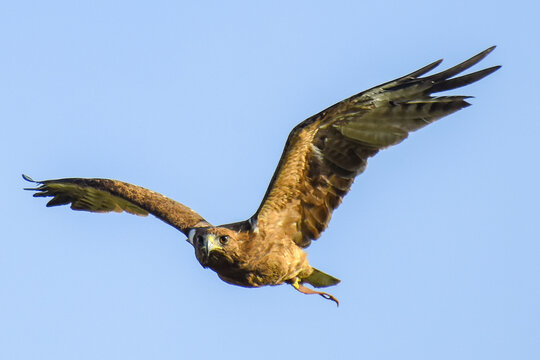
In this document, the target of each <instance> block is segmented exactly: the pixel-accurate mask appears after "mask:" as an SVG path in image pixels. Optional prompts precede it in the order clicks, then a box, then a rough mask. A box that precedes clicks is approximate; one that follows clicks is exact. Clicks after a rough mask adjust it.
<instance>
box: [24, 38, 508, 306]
mask: <svg viewBox="0 0 540 360" xmlns="http://www.w3.org/2000/svg"><path fill="white" fill-rule="evenodd" d="M493 49H494V47H491V48H489V49H487V50H485V51H483V52H481V53H480V54H478V55H476V56H473V57H472V58H470V59H469V60H467V61H464V62H463V63H461V64H459V65H456V66H454V67H452V68H450V69H448V70H445V71H442V72H440V73H437V74H434V75H430V76H425V77H421V76H422V75H424V74H425V73H427V72H429V71H430V70H432V69H433V68H435V67H436V66H437V65H439V64H440V63H441V61H442V60H438V61H435V62H434V63H431V64H429V65H427V66H425V67H423V68H421V69H419V70H417V71H414V72H412V73H410V74H409V75H405V76H403V77H400V78H398V79H396V80H393V81H390V82H387V83H385V84H382V85H379V86H376V87H374V88H371V89H369V90H366V91H363V92H361V93H359V94H357V95H354V96H352V97H350V98H348V99H345V100H343V101H341V102H339V103H337V104H335V105H333V106H331V107H329V108H328V109H326V110H324V111H322V112H320V113H319V114H317V115H314V116H312V117H310V118H309V119H307V120H305V121H303V122H301V123H300V124H298V125H297V126H296V127H295V128H294V129H293V130H292V131H291V133H290V135H289V138H288V139H287V142H286V144H285V149H284V151H283V155H282V156H281V159H280V161H279V164H278V166H277V169H276V171H275V173H274V175H273V177H272V180H271V181H270V185H269V186H268V190H267V191H266V194H265V195H264V198H263V200H262V202H261V205H260V206H259V208H258V209H257V211H256V212H255V214H254V215H253V216H251V217H250V218H249V219H247V220H245V221H241V222H237V223H232V224H225V225H219V226H214V225H212V224H210V223H209V222H207V221H206V220H205V219H204V218H203V217H202V216H201V215H199V214H198V213H196V212H195V211H193V210H192V209H190V208H189V207H187V206H185V205H182V204H180V203H178V202H176V201H174V200H172V199H169V198H167V197H165V196H163V195H161V194H158V193H156V192H154V191H151V190H147V189H145V188H142V187H139V186H135V185H131V184H128V183H125V182H121V181H117V180H108V179H82V178H69V179H58V180H45V181H34V180H32V179H31V178H29V177H28V176H25V175H23V177H24V179H25V180H28V181H32V182H35V183H38V184H39V186H38V187H37V188H32V189H27V190H35V191H37V192H36V193H35V194H34V196H37V197H46V196H51V197H52V200H50V201H49V202H48V203H47V206H56V205H65V204H71V208H72V209H74V210H85V211H92V212H109V211H116V212H122V211H126V212H128V213H131V214H136V215H148V214H149V213H150V214H153V215H154V216H156V217H157V218H159V219H161V220H163V221H164V222H166V223H167V224H169V225H172V226H174V227H175V228H177V229H178V230H180V231H181V232H182V233H184V235H186V236H187V238H188V241H189V243H190V244H191V245H192V246H193V248H194V249H195V256H196V257H197V260H198V261H199V262H200V263H201V265H202V266H203V267H209V268H210V269H212V270H214V271H215V272H216V273H217V274H218V276H219V277H220V278H221V279H222V280H223V281H226V282H228V283H230V284H234V285H240V286H246V287H258V286H265V285H279V284H283V283H287V284H290V285H292V286H293V287H294V288H295V289H297V290H299V291H300V292H302V293H304V294H319V295H321V296H323V297H324V298H326V299H331V300H333V301H335V302H336V303H338V301H337V299H335V298H334V297H333V296H332V295H330V294H327V293H324V292H320V291H315V290H313V289H311V288H308V287H306V286H305V285H304V284H306V283H307V284H310V285H312V286H314V287H316V288H320V287H326V286H331V285H336V284H337V283H339V280H338V279H336V278H335V277H333V276H330V275H328V274H326V273H324V272H322V271H320V270H318V269H316V268H314V267H312V266H311V265H310V264H309V263H308V260H307V257H306V253H305V251H304V249H305V248H307V247H308V246H309V245H310V244H311V241H312V240H315V239H317V238H319V236H320V235H321V233H322V232H323V231H324V229H326V227H327V226H328V223H329V221H330V217H331V216H332V211H333V210H334V209H335V208H337V207H338V205H339V204H340V203H341V200H342V199H343V197H344V196H345V194H347V192H348V191H349V189H350V187H351V185H352V183H353V181H354V178H355V177H356V176H357V175H358V174H360V173H362V172H363V171H364V169H365V168H366V165H367V160H368V158H370V157H372V156H374V155H375V154H376V153H377V152H379V150H381V149H384V148H387V147H389V146H392V145H395V144H398V143H400V142H401V141H403V140H404V139H405V138H406V137H407V136H408V134H409V133H410V132H412V131H415V130H418V129H420V128H422V127H424V126H426V125H428V124H430V123H432V122H434V121H435V120H438V119H440V118H442V117H444V116H446V115H449V114H451V113H453V112H455V111H458V110H460V109H462V108H464V107H467V106H469V105H470V104H469V103H468V102H466V101H465V100H466V99H467V98H468V96H433V94H437V93H440V92H442V91H446V90H451V89H455V88H458V87H461V86H465V85H468V84H471V83H473V82H475V81H478V80H480V79H482V78H483V77H485V76H487V75H489V74H491V73H492V72H494V71H495V70H497V69H498V68H499V67H500V66H493V67H490V68H487V69H484V70H480V71H477V72H473V73H470V74H467V75H462V76H459V77H454V76H455V75H457V74H459V73H461V72H462V71H464V70H466V69H468V68H469V67H471V66H473V65H474V64H476V63H477V62H479V61H480V60H482V59H483V58H484V57H485V56H486V55H488V54H489V53H490V52H491V51H492V50H493Z"/></svg>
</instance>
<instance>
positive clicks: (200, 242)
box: [195, 235, 203, 246]
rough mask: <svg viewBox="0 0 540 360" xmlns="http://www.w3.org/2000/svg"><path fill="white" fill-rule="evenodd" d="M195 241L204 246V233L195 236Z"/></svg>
mask: <svg viewBox="0 0 540 360" xmlns="http://www.w3.org/2000/svg"><path fill="white" fill-rule="evenodd" d="M195 241H197V245H199V246H203V237H202V235H197V237H196V238H195Z"/></svg>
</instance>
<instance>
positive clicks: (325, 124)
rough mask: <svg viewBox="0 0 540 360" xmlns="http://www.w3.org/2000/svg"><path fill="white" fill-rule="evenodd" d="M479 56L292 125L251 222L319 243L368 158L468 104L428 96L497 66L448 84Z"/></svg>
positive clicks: (399, 82) (456, 98)
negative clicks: (277, 228) (277, 227)
mask: <svg viewBox="0 0 540 360" xmlns="http://www.w3.org/2000/svg"><path fill="white" fill-rule="evenodd" d="M493 49H494V47H491V48H489V49H487V50H485V51H483V52H481V53H480V54H478V55H476V56H474V57H472V58H470V59H469V60H466V61H464V62H463V63H461V64H458V65H456V66H454V67H452V68H450V69H447V70H445V71H443V72H440V73H438V74H435V75H431V76H428V77H424V78H420V77H419V76H421V75H423V74H425V73H426V72H428V71H430V70H432V69H433V68H435V67H436V66H437V65H439V64H440V62H441V60H439V61H436V62H434V63H432V64H429V65H427V66H425V67H423V68H421V69H419V70H417V71H415V72H412V73H410V74H408V75H405V76H403V77H401V78H398V79H396V80H393V81H390V82H387V83H385V84H382V85H379V86H376V87H373V88H371V89H369V90H366V91H364V92H361V93H359V94H357V95H354V96H352V97H350V98H348V99H346V100H343V101H341V102H339V103H337V104H335V105H333V106H331V107H329V108H328V109H326V110H324V111H322V112H321V113H319V114H317V115H315V116H313V117H311V118H309V119H307V120H305V121H304V122H302V123H300V124H299V125H297V126H296V127H295V128H294V129H293V130H292V132H291V133H290V135H289V137H288V139H287V143H286V144H285V148H284V150H283V155H282V156H281V159H280V161H279V164H278V166H277V169H276V171H275V173H274V176H273V177H272V180H271V182H270V185H269V187H268V190H267V192H266V194H265V197H264V199H263V201H262V203H261V205H260V207H259V209H258V210H257V212H256V213H255V215H253V217H252V218H251V223H253V224H256V225H257V227H258V228H259V229H260V231H263V232H264V231H267V230H270V229H274V227H276V224H281V223H284V222H286V223H288V224H293V225H294V226H288V227H287V228H283V229H281V231H282V236H283V237H287V238H291V239H294V241H295V243H296V244H297V245H299V246H301V247H307V246H309V244H310V243H311V240H315V239H317V238H318V237H319V236H320V235H321V233H322V232H323V231H324V229H325V228H326V227H327V226H328V222H329V221H330V218H331V216H332V211H333V210H334V209H335V208H337V207H338V206H339V204H340V203H341V200H342V199H343V197H344V196H345V195H346V194H347V192H348V191H349V189H350V187H351V184H352V182H353V180H354V178H355V177H356V176H357V175H358V174H360V173H362V172H363V171H364V169H365V167H366V165H367V159H368V158H370V157H372V156H374V155H375V154H377V152H378V151H379V150H381V149H384V148H387V147H389V146H392V145H395V144H398V143H400V142H401V141H403V140H404V139H405V138H407V136H408V134H409V132H412V131H415V130H418V129H420V128H422V127H424V126H426V125H428V124H430V123H432V122H434V121H436V120H438V119H440V118H442V117H444V116H446V115H449V114H451V113H453V112H455V111H458V110H460V109H462V108H464V107H466V106H469V105H470V104H469V103H467V102H466V101H465V99H466V98H467V96H440V97H433V96H431V95H432V94H433V93H436V92H440V91H445V90H450V89H454V88H457V87H461V86H464V85H468V84H471V83H473V82H475V81H478V80H480V79H481V78H483V77H485V76H487V75H489V74H491V73H492V72H494V71H495V70H497V69H498V68H499V66H495V67H491V68H488V69H484V70H481V71H477V72H474V73H471V74H468V75H464V76H461V77H457V78H452V79H449V78H450V77H452V76H454V75H457V74H458V73H460V72H462V71H464V70H466V69H468V68H469V67H471V66H473V65H474V64H476V63H477V62H479V61H480V60H482V59H483V58H484V57H485V56H486V55H487V54H489V53H490V52H491V51H492V50H493Z"/></svg>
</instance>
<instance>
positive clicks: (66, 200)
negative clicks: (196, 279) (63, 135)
mask: <svg viewBox="0 0 540 360" xmlns="http://www.w3.org/2000/svg"><path fill="white" fill-rule="evenodd" d="M23 178H24V179H25V180H26V181H30V182H34V183H37V184H40V185H39V186H38V187H37V188H26V189H25V190H33V191H37V192H36V193H35V194H34V196H35V197H49V196H50V197H52V199H51V200H50V201H49V202H48V203H47V206H58V205H67V204H70V203H71V208H72V209H73V210H84V211H90V212H110V211H115V212H122V211H126V212H128V213H130V214H135V215H141V216H146V215H148V213H150V214H152V215H154V216H156V217H157V218H159V219H161V220H163V221H164V222H166V223H167V224H169V225H172V226H174V227H175V228H177V229H178V230H180V231H182V232H183V233H184V234H186V235H187V232H188V231H189V229H191V228H194V227H200V226H209V225H210V224H209V223H208V222H206V220H204V219H203V218H202V217H201V216H200V215H199V214H197V213H196V212H195V211H193V210H191V209H190V208H188V207H187V206H185V205H182V204H180V203H179V202H176V201H174V200H172V199H169V198H168V197H165V196H163V195H161V194H159V193H157V192H154V191H151V190H148V189H145V188H143V187H140V186H136V185H132V184H128V183H125V182H122V181H118V180H109V179H82V178H73V179H58V180H45V181H34V180H32V179H31V178H30V177H29V176H26V175H23Z"/></svg>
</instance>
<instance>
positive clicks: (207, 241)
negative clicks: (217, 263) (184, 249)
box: [193, 234, 221, 268]
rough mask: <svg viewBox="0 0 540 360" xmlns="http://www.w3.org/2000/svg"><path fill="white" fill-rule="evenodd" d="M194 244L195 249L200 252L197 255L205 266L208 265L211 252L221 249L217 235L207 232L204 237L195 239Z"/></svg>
mask: <svg viewBox="0 0 540 360" xmlns="http://www.w3.org/2000/svg"><path fill="white" fill-rule="evenodd" d="M193 246H194V247H195V251H196V253H197V254H198V256H197V257H198V259H199V262H200V263H201V265H202V266H203V267H205V268H206V267H207V265H208V259H209V258H210V254H211V253H212V251H214V250H217V249H221V245H220V243H219V241H218V240H217V239H216V236H215V235H212V234H206V235H204V236H203V237H202V239H201V240H198V241H197V240H195V242H194V243H193Z"/></svg>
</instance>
